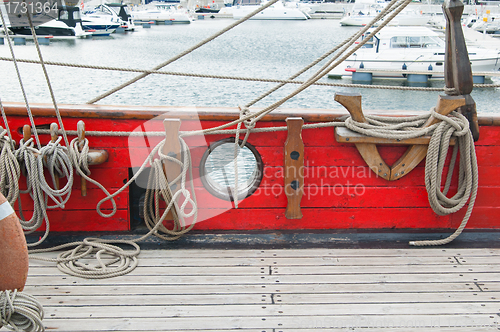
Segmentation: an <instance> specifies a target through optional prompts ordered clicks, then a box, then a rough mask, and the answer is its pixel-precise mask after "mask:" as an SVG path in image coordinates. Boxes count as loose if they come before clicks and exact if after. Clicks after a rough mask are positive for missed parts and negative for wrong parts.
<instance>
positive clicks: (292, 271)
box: [30, 264, 500, 276]
mask: <svg viewBox="0 0 500 332" xmlns="http://www.w3.org/2000/svg"><path fill="white" fill-rule="evenodd" d="M380 271H384V272H385V273H392V274H398V273H417V274H418V273H466V272H474V271H480V272H495V273H500V264H498V265H496V264H495V265H474V266H470V265H459V264H456V265H437V266H436V265H394V266H387V265H371V266H344V265H342V266H282V265H273V266H263V267H258V266H204V267H203V269H200V268H199V267H194V266H174V267H169V266H143V267H142V268H140V269H136V270H134V271H132V272H131V273H130V275H135V276H139V275H141V276H146V275H150V276H151V275H170V276H173V275H175V276H183V275H191V276H215V275H220V276H238V275H247V276H248V275H262V274H267V275H311V274H314V275H333V274H353V273H355V274H374V273H379V272H380ZM30 275H31V276H50V275H52V276H58V275H59V276H60V275H63V273H62V272H61V271H59V270H58V269H57V268H56V267H53V266H43V267H42V266H37V267H30Z"/></svg>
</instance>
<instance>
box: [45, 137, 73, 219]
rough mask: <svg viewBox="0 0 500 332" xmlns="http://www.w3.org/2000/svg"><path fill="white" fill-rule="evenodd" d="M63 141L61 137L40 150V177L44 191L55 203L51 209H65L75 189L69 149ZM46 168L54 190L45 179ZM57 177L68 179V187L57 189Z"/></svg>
mask: <svg viewBox="0 0 500 332" xmlns="http://www.w3.org/2000/svg"><path fill="white" fill-rule="evenodd" d="M61 140H62V137H59V138H58V139H57V140H56V141H55V142H49V143H47V145H45V146H44V147H42V148H41V149H40V155H39V156H38V158H37V161H38V164H39V165H38V171H39V176H38V177H39V181H40V184H41V186H42V190H43V191H44V192H45V193H46V194H47V195H48V197H49V198H51V200H52V201H53V202H54V203H55V205H53V206H48V208H49V209H51V208H56V207H60V208H64V205H65V204H66V203H67V201H68V200H69V198H70V196H71V189H72V187H73V164H72V163H71V160H70V157H69V155H68V148H67V147H65V146H62V145H61V144H60V142H61ZM44 166H45V168H47V169H48V171H49V174H50V176H51V178H52V183H53V184H54V188H52V187H51V186H50V185H49V184H48V183H47V180H46V179H45V174H44ZM56 176H57V177H59V178H63V177H66V178H67V182H66V185H65V186H64V187H63V188H61V189H58V188H57V187H56V185H57V183H58V181H57V180H56ZM64 196H65V197H64Z"/></svg>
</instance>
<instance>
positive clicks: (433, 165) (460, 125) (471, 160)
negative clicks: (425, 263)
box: [410, 112, 478, 246]
mask: <svg viewBox="0 0 500 332" xmlns="http://www.w3.org/2000/svg"><path fill="white" fill-rule="evenodd" d="M452 115H453V117H455V118H449V117H445V116H441V115H438V116H436V117H438V118H440V119H441V120H442V122H441V123H440V124H439V126H438V128H437V129H436V131H435V132H434V134H433V135H432V138H431V141H430V143H429V151H428V152H427V159H426V162H425V187H426V189H427V192H428V193H429V203H430V205H431V207H432V209H433V210H434V211H435V212H436V213H437V214H438V215H441V216H443V215H448V214H450V213H455V212H457V211H458V210H460V209H461V208H462V207H463V206H464V205H465V204H467V201H468V202H469V205H468V206H467V211H466V213H465V216H464V218H463V219H462V222H461V223H460V226H459V227H458V228H457V230H456V231H455V232H454V233H453V234H452V235H450V236H448V237H447V238H445V239H442V240H434V241H412V242H410V244H411V245H414V246H435V245H442V244H446V243H449V242H451V241H453V240H454V239H455V238H456V237H457V236H459V235H460V234H461V233H462V231H463V229H464V228H465V226H466V225H467V221H468V220H469V217H470V215H471V213H472V209H473V207H474V202H475V201H476V196H477V189H478V167H477V159H476V150H475V147H474V138H473V137H472V133H471V131H470V127H469V122H468V121H467V119H466V118H465V117H464V116H463V115H461V114H460V113H457V112H453V113H452ZM452 119H453V120H452ZM451 136H455V137H456V138H457V143H456V145H455V147H454V149H453V157H452V160H451V162H450V166H449V170H448V176H447V179H446V183H445V186H444V188H443V190H442V191H441V190H440V185H441V174H442V173H443V169H444V163H445V160H446V155H447V152H448V147H449V144H450V143H449V142H450V137H451ZM458 150H460V164H459V169H458V172H459V173H458V190H457V193H456V194H455V195H453V196H452V197H450V198H448V197H447V196H446V194H447V193H448V190H449V187H450V183H451V176H452V173H453V169H454V166H455V160H456V158H457V151H458Z"/></svg>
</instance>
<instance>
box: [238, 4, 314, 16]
mask: <svg viewBox="0 0 500 332" xmlns="http://www.w3.org/2000/svg"><path fill="white" fill-rule="evenodd" d="M264 3H265V2H260V1H259V0H257V1H256V2H255V1H253V2H251V3H250V2H248V1H247V0H240V1H235V4H234V5H233V7H231V8H232V13H233V18H234V19H236V20H239V19H240V18H242V17H244V16H246V15H248V14H250V13H251V12H253V11H254V10H256V9H257V8H259V7H260V6H262V5H263V4H264ZM309 18H310V16H309V15H308V14H307V13H305V12H304V11H303V10H301V9H300V8H299V7H298V6H285V5H284V4H283V3H282V2H281V1H278V2H276V3H275V4H273V5H271V6H269V7H267V8H266V9H264V10H263V11H261V12H260V13H258V14H257V15H254V16H253V17H252V18H250V19H251V20H307V19H309Z"/></svg>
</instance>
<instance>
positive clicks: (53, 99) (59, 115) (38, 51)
mask: <svg viewBox="0 0 500 332" xmlns="http://www.w3.org/2000/svg"><path fill="white" fill-rule="evenodd" d="M27 14H28V15H27V16H28V21H29V23H30V29H31V34H32V35H33V40H34V41H35V47H36V51H37V53H38V58H39V59H40V65H41V67H42V70H43V74H44V75H45V80H46V81H47V87H48V89H49V93H50V98H51V99H52V104H53V105H54V110H55V113H56V116H57V121H58V122H59V126H60V127H61V130H62V134H63V137H64V143H65V144H66V146H69V140H68V136H67V135H66V131H65V129H64V124H63V120H62V118H61V113H60V112H59V107H58V106H57V102H56V97H55V95H54V90H53V89H52V84H50V79H49V74H48V73H47V67H46V66H45V63H44V62H43V57H42V52H41V50H40V44H38V38H37V36H36V32H35V28H34V26H33V21H32V20H31V15H30V13H29V11H27ZM34 130H35V132H36V127H35V128H34Z"/></svg>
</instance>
